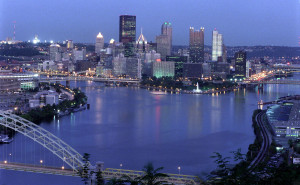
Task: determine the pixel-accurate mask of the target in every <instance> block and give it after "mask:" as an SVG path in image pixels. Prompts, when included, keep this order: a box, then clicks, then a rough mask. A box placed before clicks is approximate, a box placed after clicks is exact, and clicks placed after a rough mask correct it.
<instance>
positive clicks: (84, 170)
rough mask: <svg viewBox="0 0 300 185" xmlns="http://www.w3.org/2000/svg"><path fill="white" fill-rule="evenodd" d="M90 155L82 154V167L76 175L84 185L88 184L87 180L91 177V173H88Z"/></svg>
mask: <svg viewBox="0 0 300 185" xmlns="http://www.w3.org/2000/svg"><path fill="white" fill-rule="evenodd" d="M89 159H90V154H88V153H84V154H83V162H84V165H83V167H82V169H80V170H79V172H78V174H79V176H80V177H81V179H82V181H83V182H84V184H86V185H87V184H88V183H89V179H90V177H91V173H90V172H89V171H90V169H89V166H90V161H89Z"/></svg>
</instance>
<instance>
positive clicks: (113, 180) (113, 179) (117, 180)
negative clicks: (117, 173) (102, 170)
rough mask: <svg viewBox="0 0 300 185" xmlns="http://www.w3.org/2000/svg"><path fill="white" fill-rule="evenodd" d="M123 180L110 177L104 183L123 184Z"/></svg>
mask: <svg viewBox="0 0 300 185" xmlns="http://www.w3.org/2000/svg"><path fill="white" fill-rule="evenodd" d="M124 184H125V183H124V181H123V180H121V179H117V178H112V179H110V181H108V182H107V183H106V185H124Z"/></svg>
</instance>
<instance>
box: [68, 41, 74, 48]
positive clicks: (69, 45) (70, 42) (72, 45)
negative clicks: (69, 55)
mask: <svg viewBox="0 0 300 185" xmlns="http://www.w3.org/2000/svg"><path fill="white" fill-rule="evenodd" d="M73 47H74V44H73V40H68V41H67V49H73Z"/></svg>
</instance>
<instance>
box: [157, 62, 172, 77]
mask: <svg viewBox="0 0 300 185" xmlns="http://www.w3.org/2000/svg"><path fill="white" fill-rule="evenodd" d="M152 70H153V76H155V77H156V78H161V77H163V76H166V77H167V76H169V77H173V76H174V73H175V62H161V61H157V62H153V67H152Z"/></svg>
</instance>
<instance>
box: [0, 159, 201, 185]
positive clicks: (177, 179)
mask: <svg viewBox="0 0 300 185" xmlns="http://www.w3.org/2000/svg"><path fill="white" fill-rule="evenodd" d="M0 169H6V170H16V171H25V172H34V173H44V174H51V175H63V176H74V177H79V175H78V174H77V173H76V172H75V171H73V170H72V169H61V168H56V167H47V166H38V165H28V164H21V163H7V162H6V163H4V162H0ZM143 174H144V172H143V171H134V170H125V169H113V168H107V169H105V170H104V171H103V173H102V175H103V177H104V178H105V179H107V180H109V179H112V178H121V177H123V176H124V175H126V176H129V177H131V178H136V177H139V176H141V175H143ZM168 175H169V177H167V178H166V179H164V180H166V181H167V182H169V183H172V184H178V185H181V184H182V185H183V184H200V179H199V178H198V177H196V176H191V175H180V174H168Z"/></svg>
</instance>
